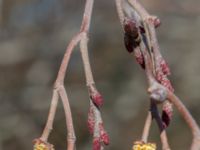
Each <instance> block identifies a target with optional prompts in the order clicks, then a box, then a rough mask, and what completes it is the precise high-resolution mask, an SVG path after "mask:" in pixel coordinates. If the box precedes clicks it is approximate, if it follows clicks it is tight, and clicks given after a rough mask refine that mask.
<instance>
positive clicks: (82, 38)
mask: <svg viewBox="0 0 200 150" xmlns="http://www.w3.org/2000/svg"><path fill="white" fill-rule="evenodd" d="M93 3H94V0H86V4H85V11H84V15H83V20H82V25H81V28H80V32H79V33H78V34H77V35H76V36H74V37H73V38H72V40H71V42H70V43H69V45H68V47H67V49H66V52H65V55H64V58H63V60H62V63H61V66H60V69H59V72H58V76H57V79H56V82H55V86H54V89H53V96H52V102H51V106H50V111H49V115H48V119H47V122H46V126H45V128H44V131H43V133H42V136H41V137H40V139H39V140H41V142H43V143H45V144H46V145H49V144H48V142H47V140H48V137H49V134H50V132H51V130H52V128H53V121H54V117H55V112H56V108H57V103H58V99H59V96H60V98H61V100H62V103H63V106H64V111H65V116H66V125H67V132H68V136H67V141H68V142H67V150H75V140H76V137H75V132H74V126H73V120H72V115H71V110H70V105H69V100H68V96H67V92H66V90H65V87H64V79H65V75H66V70H67V67H68V64H69V60H70V58H71V54H72V51H73V49H74V47H75V46H76V45H77V44H78V43H79V42H80V49H81V54H82V58H83V64H84V69H85V74H86V81H87V86H88V87H89V88H90V89H95V88H93V86H94V80H93V76H92V72H91V67H90V63H89V58H88V50H87V41H88V38H87V34H88V33H87V32H88V30H89V27H90V20H91V15H92V8H93ZM92 92H96V91H94V90H93V91H92ZM91 102H92V105H93V107H94V108H95V111H96V114H97V115H95V117H96V119H97V120H100V121H99V122H98V123H102V119H101V115H100V112H99V109H98V107H97V106H95V104H93V101H92V100H91ZM96 126H98V127H95V132H98V134H102V133H103V134H104V133H105V130H104V129H103V126H101V130H100V127H99V124H96ZM100 132H101V133H100ZM100 142H101V141H100ZM103 142H104V141H103ZM104 143H106V142H104ZM101 147H102V146H101ZM102 148H103V147H102ZM102 148H101V149H102Z"/></svg>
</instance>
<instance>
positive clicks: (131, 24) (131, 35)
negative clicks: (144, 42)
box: [124, 18, 141, 53]
mask: <svg viewBox="0 0 200 150" xmlns="http://www.w3.org/2000/svg"><path fill="white" fill-rule="evenodd" d="M124 32H125V33H124V44H125V47H126V49H127V51H128V52H129V53H131V52H133V51H134V48H136V47H137V46H139V44H140V41H141V39H140V37H139V33H138V27H137V26H136V22H135V21H134V20H133V19H129V18H125V20H124Z"/></svg>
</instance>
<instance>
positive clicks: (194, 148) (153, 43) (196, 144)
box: [128, 0, 200, 150]
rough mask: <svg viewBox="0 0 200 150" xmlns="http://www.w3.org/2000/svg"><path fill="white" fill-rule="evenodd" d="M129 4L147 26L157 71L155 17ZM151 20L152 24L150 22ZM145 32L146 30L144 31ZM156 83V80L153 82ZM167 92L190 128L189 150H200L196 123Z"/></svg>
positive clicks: (158, 52) (199, 135) (174, 96)
mask: <svg viewBox="0 0 200 150" xmlns="http://www.w3.org/2000/svg"><path fill="white" fill-rule="evenodd" d="M128 1H129V3H130V4H131V5H132V6H133V7H134V8H135V10H136V11H137V12H138V13H139V14H140V15H141V17H142V18H143V21H144V22H145V23H146V24H147V25H148V32H149V33H150V35H149V36H150V38H149V39H150V40H151V41H150V42H151V46H152V47H153V50H154V52H155V53H154V54H156V55H155V62H157V64H156V65H157V67H156V68H157V69H159V66H158V65H160V64H159V63H160V59H161V58H160V57H161V54H160V50H159V45H158V41H157V38H156V33H155V27H154V26H155V22H154V21H155V20H154V19H155V17H154V16H151V15H149V14H148V12H147V11H146V10H145V9H144V8H143V7H142V6H141V5H140V4H139V3H138V2H137V0H128ZM152 20H153V22H152ZM145 30H146V29H145ZM154 81H155V82H156V80H154ZM156 85H157V88H158V89H160V88H162V89H163V88H164V87H163V86H162V85H159V83H156ZM165 90H166V91H167V98H168V99H169V100H170V101H171V102H172V103H173V104H174V105H175V106H176V108H177V109H178V110H179V112H180V113H181V115H182V117H183V118H184V119H185V121H186V123H187V124H188V126H189V127H190V129H191V131H192V134H193V143H192V146H191V150H197V149H200V130H199V126H198V125H197V123H196V122H195V120H194V118H193V117H192V116H191V114H190V113H189V111H188V110H187V108H186V107H185V106H184V104H183V103H182V102H181V101H180V100H179V98H178V97H177V96H176V95H175V94H174V93H173V92H171V91H170V90H168V89H165ZM151 92H152V90H150V93H151Z"/></svg>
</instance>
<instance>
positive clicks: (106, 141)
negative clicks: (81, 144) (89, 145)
mask: <svg viewBox="0 0 200 150" xmlns="http://www.w3.org/2000/svg"><path fill="white" fill-rule="evenodd" d="M99 130H100V139H101V141H102V142H103V143H104V144H105V145H108V144H109V143H110V139H109V136H108V133H107V132H106V131H105V129H104V126H103V123H99Z"/></svg>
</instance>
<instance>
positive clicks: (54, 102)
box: [40, 90, 59, 142]
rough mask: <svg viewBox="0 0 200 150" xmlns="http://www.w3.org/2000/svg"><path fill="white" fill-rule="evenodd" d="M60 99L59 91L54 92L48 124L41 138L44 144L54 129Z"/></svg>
mask: <svg viewBox="0 0 200 150" xmlns="http://www.w3.org/2000/svg"><path fill="white" fill-rule="evenodd" d="M58 98H59V96H58V91H57V90H54V91H53V96H52V100H51V105H50V111H49V115H48V119H47V123H46V126H45V128H44V131H43V133H42V136H41V137H40V139H41V140H42V141H44V142H47V140H48V137H49V134H50V132H51V130H52V129H53V121H54V118H55V113H56V108H57V104H58Z"/></svg>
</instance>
